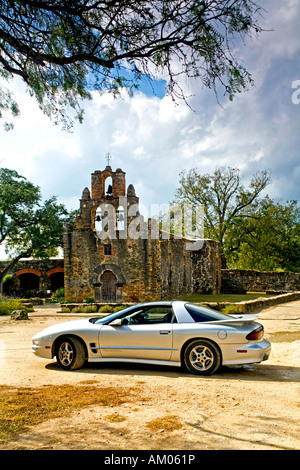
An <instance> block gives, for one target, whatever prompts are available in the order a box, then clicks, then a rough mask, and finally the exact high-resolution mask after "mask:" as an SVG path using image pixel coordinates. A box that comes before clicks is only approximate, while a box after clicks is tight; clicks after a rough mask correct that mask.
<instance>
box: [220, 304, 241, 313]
mask: <svg viewBox="0 0 300 470" xmlns="http://www.w3.org/2000/svg"><path fill="white" fill-rule="evenodd" d="M222 313H226V314H227V315H230V314H234V313H241V312H240V308H239V306H238V305H226V307H224V308H223V309H222Z"/></svg>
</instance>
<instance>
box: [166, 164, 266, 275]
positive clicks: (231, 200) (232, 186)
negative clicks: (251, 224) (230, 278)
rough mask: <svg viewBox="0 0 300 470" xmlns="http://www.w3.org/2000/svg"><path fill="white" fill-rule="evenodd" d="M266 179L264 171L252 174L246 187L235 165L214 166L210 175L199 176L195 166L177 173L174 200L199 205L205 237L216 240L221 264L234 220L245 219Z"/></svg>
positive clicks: (255, 205) (255, 204)
mask: <svg viewBox="0 0 300 470" xmlns="http://www.w3.org/2000/svg"><path fill="white" fill-rule="evenodd" d="M269 180H270V176H269V174H268V172H267V171H262V172H259V173H257V174H255V175H254V176H253V177H252V179H251V181H250V183H249V186H248V188H245V187H244V185H243V184H242V181H241V177H240V172H239V170H238V169H236V168H230V167H228V168H224V167H222V168H217V169H216V170H215V171H214V173H213V174H212V175H208V174H206V175H201V174H200V173H199V172H198V170H197V169H191V170H189V171H188V172H182V173H181V174H180V187H179V188H178V189H177V192H176V195H175V199H176V201H178V202H180V201H181V202H187V203H189V204H192V205H194V206H202V207H203V212H204V229H205V236H206V237H208V238H213V239H214V240H217V241H218V242H219V243H220V247H221V255H222V264H223V267H225V266H226V253H225V250H224V248H225V240H226V236H227V234H228V232H229V231H231V232H232V231H233V230H234V227H235V225H236V223H237V220H238V219H241V218H248V217H250V215H249V208H250V207H251V208H256V207H257V204H258V201H259V196H260V194H261V192H262V191H263V190H264V189H265V188H266V186H267V185H268V183H269Z"/></svg>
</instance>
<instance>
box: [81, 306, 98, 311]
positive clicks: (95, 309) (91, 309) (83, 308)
mask: <svg viewBox="0 0 300 470" xmlns="http://www.w3.org/2000/svg"><path fill="white" fill-rule="evenodd" d="M81 311H82V313H96V312H97V311H98V308H97V305H87V306H86V307H82V309H81Z"/></svg>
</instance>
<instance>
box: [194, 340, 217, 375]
mask: <svg viewBox="0 0 300 470" xmlns="http://www.w3.org/2000/svg"><path fill="white" fill-rule="evenodd" d="M189 360H190V363H191V365H192V367H194V368H195V369H197V370H199V371H205V370H209V369H210V368H211V366H212V365H213V362H214V354H213V352H212V351H211V349H210V348H208V347H207V346H204V345H198V346H195V347H194V348H193V349H192V350H191V351H190V355H189Z"/></svg>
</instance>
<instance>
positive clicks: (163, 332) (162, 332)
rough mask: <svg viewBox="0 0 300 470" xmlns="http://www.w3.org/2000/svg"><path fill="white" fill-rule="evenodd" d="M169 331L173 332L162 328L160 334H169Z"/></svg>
mask: <svg viewBox="0 0 300 470" xmlns="http://www.w3.org/2000/svg"><path fill="white" fill-rule="evenodd" d="M169 333H171V331H170V330H160V332H159V334H161V335H168V334H169Z"/></svg>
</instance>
